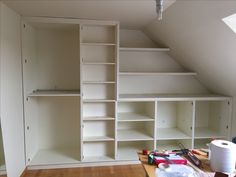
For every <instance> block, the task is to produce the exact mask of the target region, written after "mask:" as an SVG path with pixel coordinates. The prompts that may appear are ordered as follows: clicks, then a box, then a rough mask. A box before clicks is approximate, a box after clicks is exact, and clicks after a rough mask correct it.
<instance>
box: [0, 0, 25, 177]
mask: <svg viewBox="0 0 236 177" xmlns="http://www.w3.org/2000/svg"><path fill="white" fill-rule="evenodd" d="M0 57H1V58H0V59H1V60H0V62H1V64H0V66H1V69H0V71H1V74H0V76H1V79H0V80H1V94H0V95H1V126H2V135H3V144H4V150H5V160H6V168H7V173H8V176H9V177H19V176H20V175H21V173H22V172H23V170H24V168H25V149H24V145H25V144H24V119H23V95H22V93H23V91H22V63H21V17H20V15H18V14H17V13H15V12H14V11H12V10H11V9H9V8H8V7H7V6H6V5H4V4H3V3H2V2H0Z"/></svg>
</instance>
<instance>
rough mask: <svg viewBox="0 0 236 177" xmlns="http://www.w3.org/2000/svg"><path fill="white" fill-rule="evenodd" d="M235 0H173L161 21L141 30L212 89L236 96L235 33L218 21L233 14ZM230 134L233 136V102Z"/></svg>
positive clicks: (234, 11) (235, 133) (234, 121)
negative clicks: (163, 46)
mask: <svg viewBox="0 0 236 177" xmlns="http://www.w3.org/2000/svg"><path fill="white" fill-rule="evenodd" d="M235 7H236V1H211V0H205V1H176V3H175V4H174V5H172V6H171V7H170V8H168V9H167V10H166V11H165V13H164V17H163V20H162V21H157V20H156V21H154V22H153V23H151V24H150V25H148V26H147V27H146V28H145V29H144V31H145V33H146V34H147V35H148V36H149V37H150V38H152V39H154V40H155V41H158V42H162V43H163V44H164V45H167V46H169V47H170V48H171V51H172V52H171V55H172V57H173V58H175V59H176V60H177V61H178V62H179V63H181V64H182V65H183V66H184V67H186V68H188V69H190V70H194V71H196V72H197V73H198V76H197V78H198V79H199V80H200V81H201V82H202V83H203V84H204V85H205V86H207V87H208V88H209V89H210V90H211V91H213V92H217V93H221V94H226V95H231V96H234V97H236V82H235V75H236V69H235V66H236V60H235V58H236V52H235V51H236V34H235V33H233V32H232V31H231V30H230V29H229V28H228V27H227V26H226V25H225V24H224V23H223V21H222V20H221V19H222V18H224V17H226V16H229V15H231V14H233V13H236V9H235ZM234 103H235V104H234V105H235V106H234V116H233V117H234V120H233V124H232V128H233V131H232V135H233V136H236V126H235V125H236V102H235V101H234Z"/></svg>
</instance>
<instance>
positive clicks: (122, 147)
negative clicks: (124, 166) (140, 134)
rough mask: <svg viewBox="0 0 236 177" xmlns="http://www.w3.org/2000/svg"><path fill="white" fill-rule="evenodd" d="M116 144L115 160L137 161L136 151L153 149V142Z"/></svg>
mask: <svg viewBox="0 0 236 177" xmlns="http://www.w3.org/2000/svg"><path fill="white" fill-rule="evenodd" d="M117 144H118V145H117V158H116V160H139V159H138V154H137V152H138V151H142V150H143V149H147V150H153V149H154V141H138V142H136V141H128V142H118V143H117Z"/></svg>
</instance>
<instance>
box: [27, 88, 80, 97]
mask: <svg viewBox="0 0 236 177" xmlns="http://www.w3.org/2000/svg"><path fill="white" fill-rule="evenodd" d="M28 96H29V97H40V96H43V97H46V96H80V91H79V90H35V91H33V92H32V93H30V94H29V95H28Z"/></svg>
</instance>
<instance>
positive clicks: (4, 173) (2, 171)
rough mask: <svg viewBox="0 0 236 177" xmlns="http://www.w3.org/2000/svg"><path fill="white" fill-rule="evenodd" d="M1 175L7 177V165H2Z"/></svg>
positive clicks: (0, 166) (0, 167)
mask: <svg viewBox="0 0 236 177" xmlns="http://www.w3.org/2000/svg"><path fill="white" fill-rule="evenodd" d="M0 175H7V171H6V165H5V164H2V165H0Z"/></svg>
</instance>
